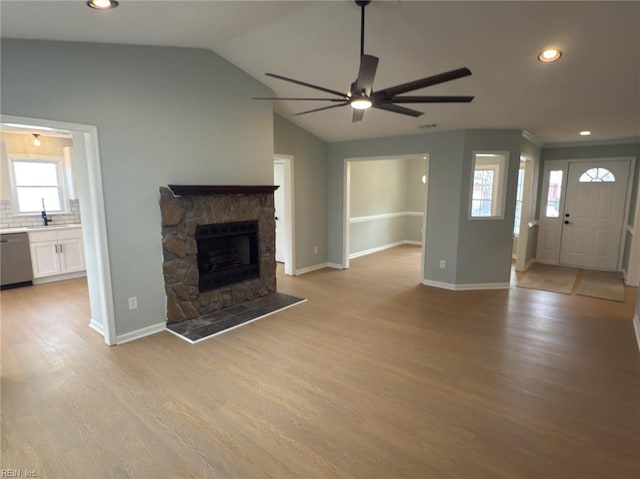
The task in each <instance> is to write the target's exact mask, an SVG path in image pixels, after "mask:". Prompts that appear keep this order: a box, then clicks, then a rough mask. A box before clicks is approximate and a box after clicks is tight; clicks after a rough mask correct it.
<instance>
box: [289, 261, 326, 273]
mask: <svg viewBox="0 0 640 479" xmlns="http://www.w3.org/2000/svg"><path fill="white" fill-rule="evenodd" d="M328 266H329V263H320V264H314V265H312V266H307V267H306V268H300V269H297V270H296V276H299V275H301V274H305V273H311V272H312V271H317V270H319V269H322V268H327V267H328Z"/></svg>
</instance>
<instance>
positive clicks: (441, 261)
mask: <svg viewBox="0 0 640 479" xmlns="http://www.w3.org/2000/svg"><path fill="white" fill-rule="evenodd" d="M446 265H447V263H446V262H445V260H443V259H441V260H440V269H444V268H445V267H446Z"/></svg>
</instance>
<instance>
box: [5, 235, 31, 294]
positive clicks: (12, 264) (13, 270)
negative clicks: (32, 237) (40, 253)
mask: <svg viewBox="0 0 640 479" xmlns="http://www.w3.org/2000/svg"><path fill="white" fill-rule="evenodd" d="M32 281H33V269H32V268H31V253H30V251H29V236H28V235H27V233H5V234H2V235H0V288H1V289H6V288H16V287H18V286H28V285H30V284H32Z"/></svg>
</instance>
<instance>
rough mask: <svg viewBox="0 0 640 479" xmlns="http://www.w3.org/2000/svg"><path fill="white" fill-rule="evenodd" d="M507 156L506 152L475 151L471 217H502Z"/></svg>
mask: <svg viewBox="0 0 640 479" xmlns="http://www.w3.org/2000/svg"><path fill="white" fill-rule="evenodd" d="M507 158H508V157H507V154H506V153H490V152H487V153H481V152H477V153H474V155H473V176H472V179H471V205H470V217H471V218H496V219H497V218H502V216H503V214H504V199H505V181H506V176H507Z"/></svg>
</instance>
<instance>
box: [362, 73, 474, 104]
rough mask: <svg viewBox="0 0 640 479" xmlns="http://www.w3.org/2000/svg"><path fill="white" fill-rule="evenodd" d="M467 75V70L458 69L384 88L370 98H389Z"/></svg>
mask: <svg viewBox="0 0 640 479" xmlns="http://www.w3.org/2000/svg"><path fill="white" fill-rule="evenodd" d="M469 75H471V70H469V69H468V68H458V69H457V70H451V71H448V72H444V73H439V74H437V75H433V76H430V77H426V78H421V79H420V80H414V81H411V82H409V83H403V84H402V85H396V86H392V87H389V88H385V89H384V90H380V91H377V92H375V93H373V95H372V96H373V97H375V98H391V97H393V96H396V95H400V94H402V93H407V92H410V91H413V90H419V89H420V88H425V87H428V86H432V85H437V84H438V83H444V82H448V81H451V80H457V79H458V78H463V77H466V76H469Z"/></svg>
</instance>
